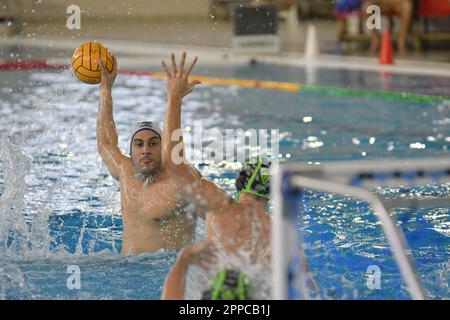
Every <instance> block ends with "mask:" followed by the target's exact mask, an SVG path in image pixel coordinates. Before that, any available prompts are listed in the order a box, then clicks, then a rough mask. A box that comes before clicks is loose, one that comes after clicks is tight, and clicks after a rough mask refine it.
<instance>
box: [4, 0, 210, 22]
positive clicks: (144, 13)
mask: <svg viewBox="0 0 450 320" xmlns="http://www.w3.org/2000/svg"><path fill="white" fill-rule="evenodd" d="M71 4H75V5H78V6H79V7H80V8H81V14H82V18H97V17H101V18H106V19H108V18H122V19H124V20H127V19H139V18H144V19H145V18H149V17H165V16H185V17H186V16H192V17H197V16H203V17H206V16H207V15H208V12H209V6H210V0H127V1H123V0H122V1H121V0H0V8H1V12H2V14H1V15H5V14H6V15H17V14H19V15H20V16H21V18H23V19H24V20H38V21H41V20H54V19H66V17H67V16H68V15H67V14H66V10H67V7H68V6H69V5H71Z"/></svg>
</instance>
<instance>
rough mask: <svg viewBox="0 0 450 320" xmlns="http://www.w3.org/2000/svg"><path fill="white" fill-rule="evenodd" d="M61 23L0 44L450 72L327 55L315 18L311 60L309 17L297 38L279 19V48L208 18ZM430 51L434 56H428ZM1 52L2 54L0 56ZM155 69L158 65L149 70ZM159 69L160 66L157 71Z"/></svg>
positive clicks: (213, 60) (124, 56)
mask: <svg viewBox="0 0 450 320" xmlns="http://www.w3.org/2000/svg"><path fill="white" fill-rule="evenodd" d="M63 22H64V21H61V22H60V23H56V22H52V23H50V22H49V23H42V22H41V23H37V22H34V23H33V22H30V23H27V24H26V26H25V28H24V30H23V33H22V34H21V35H20V36H18V37H12V36H2V37H0V48H2V49H4V48H8V47H34V48H36V47H38V48H44V49H45V50H43V52H41V55H40V56H36V57H34V56H32V57H31V58H28V59H40V60H46V61H48V62H49V63H70V57H71V55H72V53H73V50H74V48H76V47H78V46H79V45H80V44H81V43H82V42H84V41H92V40H97V41H100V42H102V43H104V44H105V45H107V46H108V47H109V49H110V50H111V51H112V52H113V53H114V54H116V55H117V56H118V58H119V65H120V67H122V68H127V69H142V68H148V67H149V66H153V67H154V66H159V65H160V61H161V59H163V58H165V57H167V55H168V53H170V52H181V51H184V50H185V51H187V52H188V54H189V55H198V56H199V59H200V61H201V63H202V64H203V65H221V64H230V63H235V64H236V63H238V64H239V63H248V62H249V61H250V60H251V59H256V60H257V61H261V62H267V63H273V64H284V65H286V64H288V65H295V66H301V67H308V68H315V67H317V66H320V67H321V68H345V69H351V70H366V71H374V72H393V73H405V74H416V75H433V76H442V77H450V55H449V54H448V51H444V52H441V53H442V54H443V56H440V53H439V54H436V52H434V53H426V52H425V53H423V52H422V53H416V52H414V51H410V52H409V54H408V55H406V56H405V58H404V59H395V64H394V65H380V64H379V63H378V57H376V56H374V55H369V54H367V52H361V51H360V52H355V55H352V56H350V55H340V54H330V52H331V53H333V50H329V49H330V47H333V46H336V44H337V42H336V35H335V33H336V32H335V27H336V26H335V21H322V20H321V21H318V22H317V23H315V25H316V28H317V33H318V37H319V39H320V48H321V52H322V54H321V55H320V56H319V57H317V58H316V59H314V60H311V59H306V58H305V56H304V54H303V51H304V50H303V48H304V42H305V41H304V36H303V35H304V34H306V29H307V22H300V23H299V24H298V26H297V32H296V34H298V37H297V36H296V37H294V38H293V37H292V36H291V37H289V36H287V32H286V26H285V24H283V23H282V24H280V32H279V33H280V39H281V49H282V50H281V53H279V54H237V53H234V52H233V50H232V48H231V39H232V27H233V26H232V23H231V22H230V21H224V20H217V21H212V20H211V19H192V18H186V19H180V17H173V18H164V19H162V18H160V19H152V20H145V21H144V20H143V21H140V20H137V21H132V22H130V21H129V20H128V21H124V22H121V23H112V21H110V22H108V21H105V20H102V21H100V22H98V21H94V20H86V21H83V25H82V28H81V30H68V29H67V28H65V25H64V24H63ZM428 54H430V55H431V56H433V57H430V56H427V55H428ZM4 56H5V54H3V57H4ZM1 58H2V56H0V59H1ZM151 71H156V70H151ZM157 71H159V70H157Z"/></svg>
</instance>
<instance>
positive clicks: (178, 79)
mask: <svg viewBox="0 0 450 320" xmlns="http://www.w3.org/2000/svg"><path fill="white" fill-rule="evenodd" d="M170 56H171V59H172V70H171V71H169V68H168V67H167V65H166V63H165V62H164V60H163V61H161V63H162V66H163V69H164V71H165V73H166V77H167V93H168V96H169V97H170V98H178V99H181V98H183V97H184V96H186V95H187V94H189V93H191V92H192V91H193V90H194V87H195V86H196V85H198V84H201V82H200V81H198V80H194V81H192V82H189V75H190V74H191V71H192V69H193V68H194V66H195V63H196V62H197V57H195V58H194V60H192V62H191V64H190V65H189V67H188V69H187V70H185V69H184V64H185V62H186V52H183V54H182V56H181V61H180V65H179V68H177V64H176V61H175V54H173V53H172V54H171V55H170Z"/></svg>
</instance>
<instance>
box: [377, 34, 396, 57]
mask: <svg viewBox="0 0 450 320" xmlns="http://www.w3.org/2000/svg"><path fill="white" fill-rule="evenodd" d="M393 63H394V50H393V49H392V39H391V34H390V33H389V30H385V31H384V33H383V38H382V39H381V50H380V64H393Z"/></svg>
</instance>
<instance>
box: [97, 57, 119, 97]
mask: <svg viewBox="0 0 450 320" xmlns="http://www.w3.org/2000/svg"><path fill="white" fill-rule="evenodd" d="M112 57H113V59H114V61H113V69H112V71H111V72H109V71H108V69H107V68H106V65H105V64H104V62H103V61H102V60H100V61H99V62H100V70H101V73H102V78H101V80H100V86H102V87H106V88H108V89H111V88H112V86H113V84H114V80H116V77H117V60H116V57H115V56H112Z"/></svg>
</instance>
